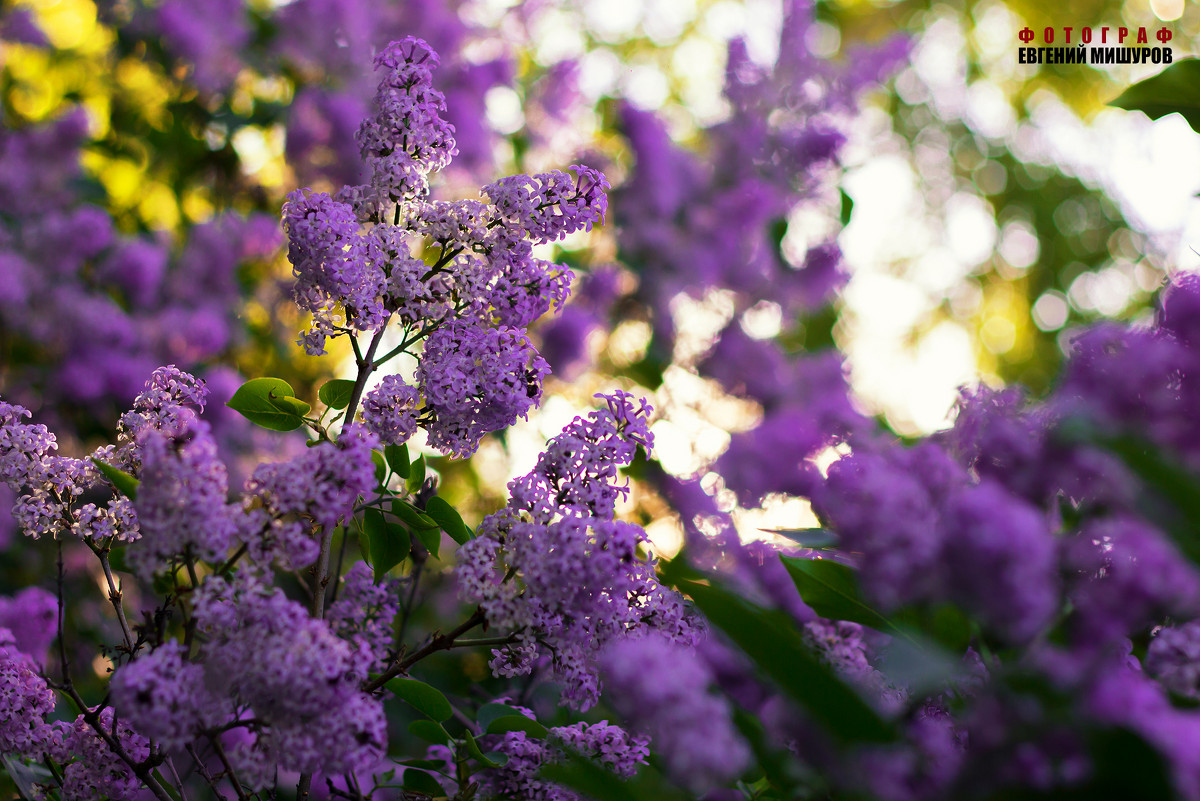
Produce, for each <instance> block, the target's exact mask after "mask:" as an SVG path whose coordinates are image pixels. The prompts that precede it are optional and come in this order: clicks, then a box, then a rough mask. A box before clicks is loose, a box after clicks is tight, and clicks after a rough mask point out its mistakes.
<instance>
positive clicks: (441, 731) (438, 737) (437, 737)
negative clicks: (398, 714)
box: [408, 719, 450, 745]
mask: <svg viewBox="0 0 1200 801" xmlns="http://www.w3.org/2000/svg"><path fill="white" fill-rule="evenodd" d="M408 733H409V734H411V735H412V736H414V737H420V738H421V739H422V740H427V741H429V742H431V743H433V744H435V745H445V744H446V743H448V742H450V733H449V732H448V731H446V729H445V728H444V727H443V726H442V724H440V723H438V722H437V721H433V720H425V719H421V720H414V721H413V722H412V723H410V724H408Z"/></svg>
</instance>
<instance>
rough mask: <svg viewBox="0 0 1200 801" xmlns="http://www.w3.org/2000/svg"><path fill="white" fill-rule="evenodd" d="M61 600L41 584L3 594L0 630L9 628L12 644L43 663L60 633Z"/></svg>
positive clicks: (0, 606) (35, 660) (0, 597)
mask: <svg viewBox="0 0 1200 801" xmlns="http://www.w3.org/2000/svg"><path fill="white" fill-rule="evenodd" d="M57 626H58V599H57V598H55V597H54V594H53V593H50V592H47V591H46V590H43V589H42V588H41V587H26V588H25V589H23V590H21V591H20V592H18V593H17V594H16V595H14V596H12V597H11V598H10V597H6V596H0V629H8V631H9V634H10V636H11V637H12V644H11V646H10V647H14V648H16V649H17V650H18V651H21V652H22V653H24V654H25V655H27V656H29V657H30V658H31V659H33V661H34V662H37V663H41V662H42V660H43V657H44V656H45V655H46V649H48V648H49V647H50V644H51V643H52V642H54V640H55V638H56V637H57V636H58V629H57Z"/></svg>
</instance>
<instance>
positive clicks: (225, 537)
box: [129, 419, 236, 578]
mask: <svg viewBox="0 0 1200 801" xmlns="http://www.w3.org/2000/svg"><path fill="white" fill-rule="evenodd" d="M137 444H138V451H139V454H140V456H141V463H142V470H141V475H140V478H141V482H142V483H141V485H140V488H139V492H138V495H137V500H136V501H135V502H134V505H135V507H136V509H137V523H138V528H139V530H140V532H141V538H140V541H139V542H138V544H137V545H136V546H135V547H133V548H131V549H130V550H129V563H130V565H131V566H132V567H133V568H134V569H135V570H136V571H137V572H138V573H139V574H140V575H141V576H142V577H143V578H148V577H149V576H150V575H151V574H152V573H154V572H155V571H158V570H165V569H170V568H171V565H173V564H178V563H179V562H180V561H181V560H182V559H184V558H196V559H202V560H204V561H207V562H210V563H212V562H220V561H221V560H222V559H224V558H225V556H226V554H227V552H228V550H229V548H230V546H231V545H232V542H233V534H234V531H235V529H236V525H235V523H234V516H233V507H231V506H230V505H229V504H228V503H227V502H226V495H227V494H228V489H229V488H228V483H229V478H228V474H227V472H226V470H225V465H224V463H222V462H221V460H220V458H219V457H218V456H217V445H216V442H215V441H214V440H213V438H212V433H211V431H210V429H209V426H208V423H205V422H204V421H202V420H198V419H192V420H188V421H186V422H185V424H184V426H183V427H182V428H180V429H177V430H174V431H157V430H154V429H149V430H146V431H144V432H143V433H142V434H141V435H140V436H139V437H138V440H137Z"/></svg>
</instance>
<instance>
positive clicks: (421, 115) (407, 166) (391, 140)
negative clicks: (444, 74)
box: [358, 36, 457, 213]
mask: <svg viewBox="0 0 1200 801" xmlns="http://www.w3.org/2000/svg"><path fill="white" fill-rule="evenodd" d="M438 60H439V59H438V56H437V53H435V52H434V51H433V50H432V49H431V48H430V47H429V45H428V44H426V43H425V42H424V41H423V40H421V39H417V38H415V37H412V36H410V37H407V38H406V39H403V40H401V41H398V42H392V43H391V44H389V45H388V46H387V47H385V48H384V49H383V50H382V51H380V53H379V54H378V55H377V56H376V57H375V68H376V69H377V70H378V69H383V70H385V72H384V75H383V78H382V80H380V82H379V90H378V92H377V93H376V95H375V113H374V115H373V116H371V117H368V118H367V119H366V120H365V121H364V122H363V124H362V127H360V128H359V129H358V144H359V147H360V149H361V152H362V156H363V161H364V162H365V163H366V165H367V175H368V179H369V180H368V183H369V185H370V190H369V195H370V198H371V200H372V201H373V202H374V204H375V208H376V210H377V213H378V212H382V211H383V210H385V209H387V208H388V207H389V206H390V205H391V204H392V203H396V202H400V201H403V200H412V199H414V198H419V197H423V196H424V195H426V194H427V193H428V192H429V179H428V176H429V174H430V173H432V172H437V171H439V170H441V169H443V168H444V167H446V166H448V165H449V164H450V160H451V159H452V158H453V157H454V154H455V153H456V152H457V148H456V146H455V142H454V126H452V125H450V123H448V122H446V121H445V120H444V119H443V118H442V114H443V113H444V112H445V111H446V98H445V96H444V95H443V94H442V93H441V92H439V91H438V90H436V89H434V88H433V70H434V69H435V68H436V67H437V65H438Z"/></svg>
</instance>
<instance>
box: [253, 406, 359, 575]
mask: <svg viewBox="0 0 1200 801" xmlns="http://www.w3.org/2000/svg"><path fill="white" fill-rule="evenodd" d="M378 444H379V441H378V440H377V439H376V438H375V436H374V435H373V434H371V433H370V432H368V431H366V430H365V429H364V428H363V427H362V426H361V425H358V424H352V425H349V426H346V427H345V428H344V429H343V430H342V434H341V436H340V437H339V438H338V441H337V442H325V443H322V444H320V445H318V446H316V447H314V448H309V449H308V450H306V451H305V452H304V453H303V454H301V455H300V456H298V457H296V458H295V459H292V460H291V461H288V462H274V463H268V464H262V465H259V467H258V468H257V469H256V470H255V471H254V473H253V475H251V476H250V478H249V479H247V481H246V493H245V496H244V499H243V504H242V510H241V514H240V515H239V516H238V517H237V518H236V523H237V526H238V528H239V531H240V535H239V536H240V538H241V539H242V541H243V542H244V543H245V544H246V545H247V547H248V548H249V554H250V558H251V559H253V560H254V561H255V562H257V563H259V564H262V565H264V566H266V565H269V564H271V563H272V562H275V561H278V562H279V563H280V564H281V565H285V566H290V567H293V568H300V567H306V566H308V565H310V564H312V562H313V560H315V559H316V558H317V551H318V544H317V540H316V539H314V537H313V533H314V527H315V528H316V529H317V530H318V531H319V530H321V529H324V530H332V529H333V527H334V526H335V525H337V523H338V521H339V520H340V519H342V518H343V517H347V516H349V515H350V514H351V513H352V511H353V509H354V504H355V502H356V501H357V499H358V498H359V497H360V496H364V495H366V494H367V493H368V492H369V491H370V490H371V488H372V487H374V486H375V463H374V462H373V461H372V460H371V450H372V448H374V447H375V446H377V445H378Z"/></svg>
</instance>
